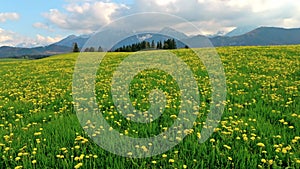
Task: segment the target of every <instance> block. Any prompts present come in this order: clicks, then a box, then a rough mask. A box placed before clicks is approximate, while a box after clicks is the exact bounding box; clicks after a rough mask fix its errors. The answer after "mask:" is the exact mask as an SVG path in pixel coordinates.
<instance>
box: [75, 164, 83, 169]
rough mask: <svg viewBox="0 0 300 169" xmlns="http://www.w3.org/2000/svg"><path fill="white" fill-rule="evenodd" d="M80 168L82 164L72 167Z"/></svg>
mask: <svg viewBox="0 0 300 169" xmlns="http://www.w3.org/2000/svg"><path fill="white" fill-rule="evenodd" d="M81 166H82V163H78V164H77V165H75V166H74V168H75V169H78V168H80V167H81Z"/></svg>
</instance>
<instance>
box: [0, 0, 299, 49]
mask: <svg viewBox="0 0 300 169" xmlns="http://www.w3.org/2000/svg"><path fill="white" fill-rule="evenodd" d="M140 12H162V13H167V14H172V15H176V16H179V17H182V18H184V19H186V20H188V21H190V22H191V23H193V24H194V25H195V26H197V27H198V28H199V32H188V30H187V32H186V33H187V34H189V35H196V34H203V35H212V34H216V33H217V32H223V33H227V32H229V31H231V30H233V29H235V28H237V27H245V26H257V27H259V26H275V27H284V28H300V1H299V0H285V1H278V0H277V1H274V0H51V1H40V0H26V1H24V0H9V1H2V2H1V5H0V46H22V47H32V46H44V45H48V44H51V43H54V42H57V41H59V40H61V39H63V38H65V37H66V36H68V35H71V34H75V35H82V34H89V33H93V32H96V31H97V30H99V28H101V26H104V25H106V24H109V23H111V22H112V21H114V20H116V19H118V18H120V17H124V16H126V15H130V14H135V13H140ZM138 22H140V23H141V24H142V23H143V20H141V21H138ZM183 24H184V23H183Z"/></svg>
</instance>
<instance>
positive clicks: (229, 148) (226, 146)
mask: <svg viewBox="0 0 300 169" xmlns="http://www.w3.org/2000/svg"><path fill="white" fill-rule="evenodd" d="M223 147H225V148H227V149H228V150H231V147H230V146H228V145H223Z"/></svg>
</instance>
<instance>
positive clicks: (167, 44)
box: [113, 39, 177, 52]
mask: <svg viewBox="0 0 300 169" xmlns="http://www.w3.org/2000/svg"><path fill="white" fill-rule="evenodd" d="M154 49H177V44H176V41H175V39H167V40H165V41H163V42H162V41H158V42H156V43H155V41H154V40H153V41H152V42H151V43H150V42H148V41H142V42H139V43H134V44H131V45H123V46H122V47H119V48H117V49H115V50H113V52H136V51H140V50H154Z"/></svg>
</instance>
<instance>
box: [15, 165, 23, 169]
mask: <svg viewBox="0 0 300 169" xmlns="http://www.w3.org/2000/svg"><path fill="white" fill-rule="evenodd" d="M21 168H23V166H20V165H19V166H16V167H15V169H21Z"/></svg>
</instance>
